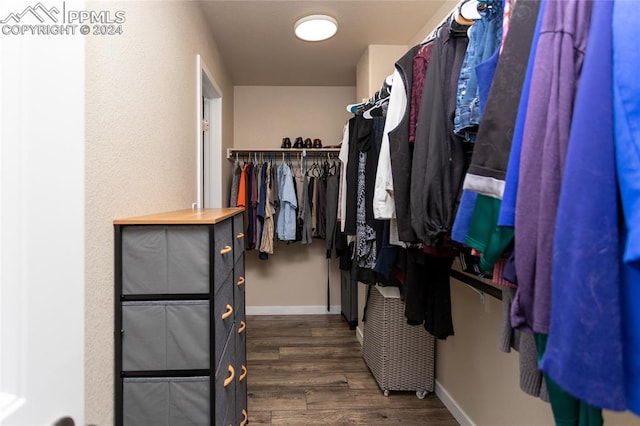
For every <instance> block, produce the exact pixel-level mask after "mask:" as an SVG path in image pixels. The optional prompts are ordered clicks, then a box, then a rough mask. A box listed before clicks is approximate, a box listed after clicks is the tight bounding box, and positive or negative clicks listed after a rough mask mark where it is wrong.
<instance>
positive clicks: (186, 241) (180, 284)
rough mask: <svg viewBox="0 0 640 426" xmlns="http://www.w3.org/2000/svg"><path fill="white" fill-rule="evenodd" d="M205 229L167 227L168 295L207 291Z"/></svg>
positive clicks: (207, 267)
mask: <svg viewBox="0 0 640 426" xmlns="http://www.w3.org/2000/svg"><path fill="white" fill-rule="evenodd" d="M209 252H210V251H209V228H208V227H207V226H184V227H182V226H171V227H168V228H167V256H168V287H167V292H168V293H208V292H209Z"/></svg>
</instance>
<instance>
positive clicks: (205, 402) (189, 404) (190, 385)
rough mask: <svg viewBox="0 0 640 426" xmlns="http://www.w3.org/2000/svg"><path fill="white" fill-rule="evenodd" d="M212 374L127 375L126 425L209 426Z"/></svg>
mask: <svg viewBox="0 0 640 426" xmlns="http://www.w3.org/2000/svg"><path fill="white" fill-rule="evenodd" d="M210 395H211V386H210V381H209V377H172V378H169V377H154V378H126V379H124V382H123V396H124V398H123V400H124V401H123V404H124V406H123V409H124V416H123V417H124V425H125V426H151V425H153V426H156V425H170V426H187V425H208V424H209V418H210V414H211V412H210Z"/></svg>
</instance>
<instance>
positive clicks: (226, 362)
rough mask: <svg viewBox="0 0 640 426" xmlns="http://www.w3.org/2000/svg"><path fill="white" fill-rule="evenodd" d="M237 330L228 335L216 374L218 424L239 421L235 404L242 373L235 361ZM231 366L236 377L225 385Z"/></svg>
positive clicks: (216, 420) (216, 422) (216, 421)
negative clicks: (239, 378)
mask: <svg viewBox="0 0 640 426" xmlns="http://www.w3.org/2000/svg"><path fill="white" fill-rule="evenodd" d="M234 334H236V331H235V329H233V330H232V331H231V333H230V334H229V336H228V339H227V341H226V342H225V345H224V350H223V351H222V357H221V358H220V364H219V365H218V368H217V369H216V374H215V391H216V394H215V395H216V401H215V407H216V411H215V413H216V419H215V424H216V425H225V426H226V425H229V424H237V423H239V422H236V421H235V416H236V406H235V397H236V383H238V377H239V376H240V374H241V373H242V372H241V371H238V369H237V368H236V363H235V358H234V356H235V346H234V345H235V335H234ZM229 366H232V367H233V368H234V375H235V377H234V379H233V380H232V381H231V382H230V383H229V385H227V386H226V387H225V386H224V381H225V379H227V378H228V377H229Z"/></svg>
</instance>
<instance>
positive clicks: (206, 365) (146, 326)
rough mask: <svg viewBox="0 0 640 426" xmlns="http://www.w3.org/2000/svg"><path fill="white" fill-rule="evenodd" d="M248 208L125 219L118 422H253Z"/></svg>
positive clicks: (120, 242)
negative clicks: (249, 360)
mask: <svg viewBox="0 0 640 426" xmlns="http://www.w3.org/2000/svg"><path fill="white" fill-rule="evenodd" d="M242 212H243V209H236V208H233V209H232V208H229V209H189V210H180V211H175V212H168V213H160V214H154V215H148V216H140V217H132V218H125V219H117V220H115V221H114V228H115V424H116V425H125V426H134V425H135V426H138V425H140V426H143V425H220V426H229V425H233V426H238V425H240V426H244V425H246V424H247V419H248V414H247V374H248V373H247V368H246V364H247V362H246V337H245V330H246V318H245V293H244V288H245V278H244V233H243V232H244V223H243V220H244V219H243V214H242Z"/></svg>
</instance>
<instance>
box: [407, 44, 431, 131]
mask: <svg viewBox="0 0 640 426" xmlns="http://www.w3.org/2000/svg"><path fill="white" fill-rule="evenodd" d="M432 50H433V43H429V44H427V45H425V46H422V47H421V48H420V50H418V53H416V56H415V57H414V58H413V81H412V82H411V106H410V109H409V143H414V142H415V141H416V124H417V122H418V112H419V111H420V101H421V100H422V93H423V90H422V88H423V87H424V77H425V76H426V75H427V67H428V66H429V59H431V51H432Z"/></svg>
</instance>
